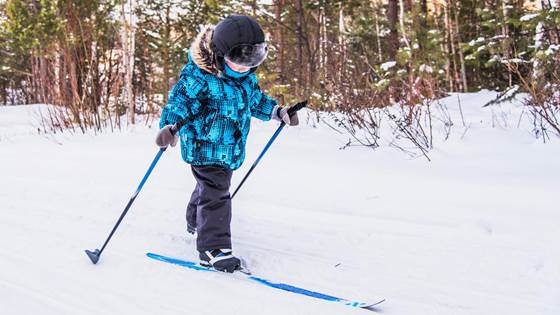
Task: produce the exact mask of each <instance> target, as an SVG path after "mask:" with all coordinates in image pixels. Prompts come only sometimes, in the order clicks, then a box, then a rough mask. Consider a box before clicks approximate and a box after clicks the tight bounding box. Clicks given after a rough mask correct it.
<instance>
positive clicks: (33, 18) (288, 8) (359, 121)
mask: <svg viewBox="0 0 560 315" xmlns="http://www.w3.org/2000/svg"><path fill="white" fill-rule="evenodd" d="M558 4H559V3H558V2H555V1H551V0H543V1H523V0H482V1H480V0H437V1H431V0H421V1H412V0H388V1H382V0H349V1H303V0H274V1H272V0H270V1H256V0H253V1H237V0H236V1H213V0H192V1H180V0H165V1H162V0H120V1H118V0H93V1H90V0H73V1H70V0H8V1H0V103H1V104H3V105H14V104H30V103H46V104H52V105H54V106H53V110H51V111H49V113H47V114H45V124H44V129H45V131H47V130H48V131H51V132H57V131H62V130H68V129H70V130H73V131H81V132H85V131H86V130H88V129H92V130H103V129H111V130H114V129H115V128H117V129H118V128H121V127H122V126H123V125H124V124H134V123H136V120H137V116H139V115H141V116H142V117H143V119H141V120H142V121H143V122H147V121H150V119H152V118H153V117H154V116H155V117H157V115H159V113H160V111H161V108H162V107H163V106H164V105H165V104H166V101H167V97H168V92H169V90H170V89H171V87H172V86H173V84H174V82H175V81H176V79H177V77H178V74H179V72H180V70H181V68H182V66H183V65H184V64H185V63H186V62H187V61H188V57H187V54H188V47H189V44H190V42H191V41H192V40H193V39H194V37H195V36H196V34H197V33H198V32H199V31H200V29H201V28H202V27H203V26H204V25H207V24H215V23H217V22H218V21H219V20H220V19H221V18H223V17H225V16H227V15H230V14H245V15H250V16H252V17H254V18H256V19H257V20H258V21H259V22H260V24H261V25H262V26H263V28H264V29H265V32H266V35H267V39H268V40H267V43H268V45H269V56H268V60H267V61H266V62H265V63H264V64H263V65H261V66H260V69H259V71H258V77H259V80H260V84H261V87H262V88H263V89H264V90H265V91H267V93H269V94H270V95H272V96H274V97H276V98H277V99H278V100H279V101H280V102H281V103H286V104H288V103H291V102H294V101H296V100H300V99H309V101H310V104H311V107H312V108H313V109H315V110H318V111H322V112H326V113H337V114H342V115H339V116H337V117H338V118H337V126H334V128H336V129H339V130H343V131H345V132H348V133H350V134H351V135H352V136H353V137H354V138H355V139H354V140H356V141H357V142H359V143H360V144H363V145H367V146H376V145H377V144H376V130H377V127H378V125H379V123H380V119H382V118H380V117H379V115H383V111H379V110H380V109H383V108H386V107H389V106H393V105H395V104H396V105H400V108H401V109H402V111H401V113H400V114H399V115H397V116H395V115H393V114H387V115H385V116H386V118H388V119H390V120H392V121H393V122H394V123H395V126H396V128H397V129H398V130H399V131H400V132H401V133H403V134H404V135H405V136H407V137H411V138H414V139H416V140H418V137H420V140H421V141H422V138H423V143H416V144H417V145H418V146H419V147H423V148H424V149H429V147H430V139H428V138H429V136H427V134H428V132H427V131H425V130H424V128H422V125H421V124H422V122H423V121H425V120H426V115H427V114H426V113H428V115H429V113H430V108H429V106H430V105H432V104H434V102H437V99H438V98H440V97H442V96H445V95H447V94H448V93H452V92H474V91H479V90H482V89H487V90H496V91H500V92H501V93H502V94H501V97H499V98H498V99H496V102H500V101H503V100H507V99H509V98H511V97H513V96H515V95H517V94H519V93H522V94H523V95H525V97H524V102H525V103H526V104H525V105H527V106H528V108H529V109H530V111H531V113H532V115H533V116H534V120H535V134H536V135H537V137H542V138H543V139H546V138H548V137H550V136H551V135H557V136H558V135H560V127H559V122H560V121H559V117H558V112H559V104H560V95H559V94H560V92H559V91H560V88H559V86H560V77H559V71H558V70H559V69H560V29H559V26H558V25H560V11H559V9H558ZM483 105H484V104H481V106H483ZM372 110H373V111H372ZM146 117H147V119H146ZM419 124H420V125H419ZM415 126H416V127H415ZM358 130H361V131H363V130H365V131H366V132H365V136H363V134H364V133H363V132H361V134H362V136H358V135H357V134H358Z"/></svg>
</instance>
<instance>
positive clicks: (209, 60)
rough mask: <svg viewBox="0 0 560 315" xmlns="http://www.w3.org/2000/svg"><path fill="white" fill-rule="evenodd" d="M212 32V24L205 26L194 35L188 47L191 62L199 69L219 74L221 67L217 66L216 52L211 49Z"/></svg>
mask: <svg viewBox="0 0 560 315" xmlns="http://www.w3.org/2000/svg"><path fill="white" fill-rule="evenodd" d="M213 34H214V26H213V25H207V26H205V27H204V28H203V29H202V31H201V32H200V33H198V35H197V36H196V38H195V40H194V41H193V42H192V44H191V47H190V49H189V53H190V58H192V62H194V64H195V65H197V66H198V67H199V68H200V69H202V70H204V71H206V72H209V73H211V74H213V75H216V76H219V75H221V73H222V69H223V67H220V66H218V60H217V59H216V54H215V53H214V51H213V50H212V46H211V45H212V35H213Z"/></svg>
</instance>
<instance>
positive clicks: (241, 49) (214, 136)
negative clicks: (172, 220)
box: [156, 15, 299, 272]
mask: <svg viewBox="0 0 560 315" xmlns="http://www.w3.org/2000/svg"><path fill="white" fill-rule="evenodd" d="M266 55H267V46H266V43H265V36H264V33H263V31H262V29H261V27H260V26H259V24H258V23H257V22H256V21H255V20H253V19H252V18H250V17H248V16H243V15H232V16H229V17H227V18H225V19H224V20H222V21H221V22H220V23H218V24H217V25H216V26H215V27H211V26H210V27H207V28H205V29H204V30H203V31H202V32H201V33H200V34H198V36H197V38H196V39H195V40H194V42H193V43H192V44H191V47H190V49H189V62H188V64H187V65H186V66H184V67H183V70H182V71H181V75H180V79H179V81H178V82H177V84H175V86H173V88H172V90H171V91H170V93H169V102H168V104H167V105H166V106H165V107H164V108H163V111H162V114H161V120H160V128H162V129H161V130H160V131H159V133H158V135H157V138H156V143H157V145H158V146H160V147H162V148H163V147H167V146H168V145H171V146H175V145H176V144H177V141H178V139H179V138H181V154H182V157H183V160H185V162H187V163H189V164H191V169H192V173H193V175H194V177H195V179H196V182H197V184H196V188H195V189H194V192H193V193H192V196H191V199H190V202H189V204H188V206H187V230H188V231H189V232H190V233H193V234H194V233H195V231H196V232H198V235H197V241H196V247H197V250H198V252H199V257H200V261H201V264H202V265H204V266H211V267H213V268H215V269H216V270H219V271H225V272H233V271H235V270H237V269H239V268H240V260H239V259H238V258H236V257H235V256H233V253H232V246H231V232H230V222H231V199H230V193H229V188H230V181H231V176H232V171H233V170H236V169H238V168H239V167H240V166H241V164H242V163H243V160H244V158H245V143H246V139H247V134H248V133H249V125H250V123H251V116H252V117H256V118H258V119H261V120H265V121H266V120H270V119H271V118H275V119H276V120H280V121H284V122H285V123H286V124H287V125H290V126H294V125H297V124H298V123H299V121H298V117H297V114H295V115H292V116H290V115H288V108H285V107H279V106H278V105H277V102H276V101H275V100H274V99H272V98H271V97H269V96H268V95H266V94H264V93H263V92H261V90H260V88H259V85H258V81H257V78H256V76H255V74H254V72H255V71H256V69H257V67H258V66H259V65H260V64H261V63H262V62H263V61H264V59H265V58H266ZM178 121H182V122H186V124H185V125H184V127H182V128H181V130H180V131H179V132H178V133H177V134H175V135H174V134H173V133H172V132H171V127H172V126H173V125H174V124H175V123H177V122H178Z"/></svg>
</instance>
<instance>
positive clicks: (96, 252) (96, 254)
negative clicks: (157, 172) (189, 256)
mask: <svg viewBox="0 0 560 315" xmlns="http://www.w3.org/2000/svg"><path fill="white" fill-rule="evenodd" d="M184 123H185V122H184V121H179V122H178V123H176V124H175V125H174V126H173V127H172V128H171V133H173V134H176V133H177V132H178V131H179V130H180V129H181V127H183V125H184ZM165 150H167V147H165V148H160V149H159V151H158V153H157V154H156V157H155V158H154V160H153V161H152V164H150V167H149V168H148V171H147V172H146V174H145V175H144V178H142V181H140V185H138V188H137V189H136V191H135V192H134V194H132V197H131V198H130V200H129V201H128V204H127V205H126V207H125V208H124V211H123V212H122V213H121V216H120V217H119V219H118V220H117V223H116V224H115V226H114V227H113V230H111V233H110V234H109V237H107V240H106V241H105V243H103V246H102V247H101V249H96V250H94V251H90V250H87V249H86V250H85V252H86V254H87V255H88V257H89V259H90V260H91V262H92V263H93V264H97V262H98V261H99V257H100V256H101V253H103V250H104V249H105V247H106V246H107V244H108V243H109V241H110V240H111V237H113V234H114V233H115V231H116V230H117V228H118V227H119V225H120V224H121V222H122V220H123V219H124V217H125V216H126V213H127V212H128V210H129V209H130V207H131V206H132V203H133V202H134V200H135V199H136V197H137V196H138V194H139V193H140V190H142V187H143V186H144V184H145V183H146V181H147V180H148V177H150V174H151V173H152V171H153V169H154V167H155V166H156V164H157V162H158V161H159V159H160V157H161V155H162V154H163V152H165Z"/></svg>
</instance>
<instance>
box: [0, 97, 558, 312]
mask: <svg viewBox="0 0 560 315" xmlns="http://www.w3.org/2000/svg"><path fill="white" fill-rule="evenodd" d="M458 97H459V98H460V100H461V105H462V111H463V114H464V116H465V123H466V127H465V126H463V124H462V122H461V119H460V113H459V108H458V106H457V98H458ZM495 97H496V93H495V92H489V91H483V92H480V93H476V94H454V95H451V96H449V97H447V98H444V99H443V100H441V103H442V104H444V105H446V106H447V108H448V111H449V114H450V115H451V117H452V119H453V121H454V126H453V130H452V134H451V136H450V138H449V140H448V141H446V142H443V141H438V142H437V143H436V147H435V149H434V150H432V151H431V152H430V153H429V154H430V157H431V159H432V162H427V161H426V160H425V159H422V158H418V159H412V160H411V159H410V158H408V157H407V156H406V155H404V154H402V153H401V152H399V151H397V150H395V149H392V148H389V147H385V146H383V147H381V148H379V149H377V150H375V151H373V150H371V149H369V148H364V147H350V148H346V149H344V150H339V149H338V148H340V147H342V146H343V145H344V144H345V143H346V142H347V141H348V136H347V135H344V134H338V133H336V132H333V131H332V129H330V128H329V127H327V126H325V125H323V124H319V125H317V126H316V127H313V125H314V124H313V122H312V121H311V120H309V121H307V119H306V117H308V116H309V117H314V115H313V114H311V113H310V112H307V113H303V115H302V116H301V119H300V120H301V121H302V125H301V126H300V127H296V128H286V129H285V130H284V131H283V132H282V134H281V135H280V136H279V137H278V139H277V142H275V143H274V145H273V146H272V147H271V149H270V150H269V152H268V153H267V155H266V156H265V157H264V158H263V160H262V161H261V164H260V165H259V166H258V168H257V169H256V170H255V171H254V172H253V174H252V175H251V177H250V178H249V180H248V181H247V182H246V184H245V186H244V187H243V188H242V190H241V191H240V192H239V194H238V195H237V196H236V199H235V200H234V202H233V204H234V211H233V216H234V218H233V223H232V230H233V242H234V252H235V253H237V254H238V255H241V256H243V257H244V258H245V260H247V262H248V264H249V266H250V268H251V270H252V271H253V273H255V274H257V275H259V276H261V277H264V278H268V279H271V280H276V281H280V282H284V283H290V284H292V285H297V286H301V287H304V288H307V289H311V290H315V291H319V292H323V293H327V294H332V295H337V296H341V297H346V298H351V299H357V300H368V298H371V297H384V298H386V299H387V301H386V302H385V303H384V304H382V305H381V306H380V307H379V310H380V311H381V312H382V313H384V314H414V315H418V314H454V315H455V314H457V315H461V314H476V315H480V314H483V315H484V314H488V315H491V314H492V315H493V314H508V315H515V314H523V315H525V314H545V315H548V314H550V315H553V314H559V312H560V285H559V283H560V247H559V246H558V239H559V238H560V231H559V230H558V222H559V220H560V211H559V209H560V207H559V202H558V198H557V193H558V189H559V188H560V187H559V185H558V178H559V176H560V167H559V166H558V156H560V146H559V143H558V141H557V139H556V140H554V141H552V142H551V143H548V144H542V142H540V141H538V140H536V139H535V138H534V136H533V135H532V134H531V129H530V121H529V119H528V118H527V116H526V115H523V116H521V117H522V118H521V124H520V125H519V127H517V124H518V121H519V120H520V115H521V114H522V113H523V108H522V107H521V106H520V105H519V102H514V103H509V102H508V103H504V104H502V105H500V106H488V107H485V108H482V107H481V106H482V105H483V104H485V103H487V102H488V101H489V100H491V99H494V98H495ZM40 108H41V107H40V106H37V105H33V106H17V107H0V152H1V153H2V154H1V155H0V174H2V179H3V180H2V187H1V188H2V189H0V209H2V211H1V212H0V245H1V248H2V251H1V252H0V314H37V313H40V314H221V313H226V312H227V313H231V314H371V313H370V312H368V311H366V310H360V309H352V308H348V307H345V306H343V305H337V304H335V303H331V302H326V301H320V300H315V299H311V298H308V297H304V296H298V295H294V294H291V293H288V292H283V291H278V290H274V289H269V288H266V287H263V286H261V285H259V284H255V283H251V282H244V281H240V280H238V279H232V278H231V277H228V276H225V275H222V274H209V273H202V272H196V271H191V270H187V269H184V268H180V267H175V266H172V265H168V264H164V263H161V262H157V261H152V260H150V259H148V258H146V257H145V253H146V252H148V251H153V252H156V253H159V254H164V255H170V256H174V257H178V258H183V259H190V260H194V259H195V258H196V253H195V247H194V246H195V240H194V238H193V237H190V236H186V233H185V230H186V224H185V220H184V215H185V213H184V208H185V205H186V202H187V200H188V199H189V196H190V193H191V190H192V189H193V187H194V180H193V178H192V176H191V175H190V173H189V170H188V168H187V166H186V165H185V164H183V163H182V161H181V159H180V154H179V150H177V148H174V149H170V150H168V151H167V152H166V153H165V154H164V156H163V157H162V159H161V160H160V163H159V164H158V165H157V167H156V169H155V171H154V173H153V174H152V177H151V178H150V179H149V180H148V183H147V184H146V186H145V187H144V189H143V191H142V192H141V193H140V195H139V196H138V198H137V200H136V202H135V204H134V205H133V207H132V209H131V210H130V212H129V214H128V215H127V217H126V218H125V220H124V222H123V224H122V226H121V227H120V229H119V230H118V231H117V233H116V235H115V237H114V238H113V240H112V241H111V243H110V244H109V246H108V247H107V250H106V252H105V253H104V254H103V256H102V258H101V261H100V262H99V264H98V265H95V266H94V265H92V264H91V262H90V261H89V260H88V258H87V257H86V256H85V254H84V253H83V250H84V249H94V248H96V247H98V246H101V243H102V242H103V241H104V239H105V237H106V235H107V233H108V232H109V231H110V228H111V227H112V226H113V224H114V223H115V221H116V219H117V217H118V216H119V215H120V213H121V211H122V209H123V207H124V206H125V204H126V202H127V201H128V199H129V198H130V196H131V193H132V192H133V191H134V189H135V188H136V185H137V184H138V182H139V180H140V179H141V177H142V175H143V174H144V172H145V171H146V169H147V167H148V164H149V162H150V161H151V160H152V158H153V157H154V155H155V153H156V152H157V149H156V148H155V146H154V145H153V140H154V136H155V129H154V128H155V127H153V128H149V127H146V126H141V125H138V126H133V127H130V128H129V129H127V130H124V131H121V132H115V133H102V134H100V135H97V136H94V135H91V134H86V135H81V134H75V135H70V134H64V135H50V136H45V135H40V134H38V132H37V127H38V125H37V123H38V120H37V115H36V112H37V110H38V109H40ZM276 127H277V123H275V122H260V121H254V122H253V126H252V131H251V134H250V137H249V143H248V147H247V150H248V154H247V155H248V156H247V161H246V163H245V164H244V166H243V168H242V169H241V170H239V171H236V172H235V173H234V179H233V186H236V185H237V184H238V183H239V181H240V180H241V178H242V176H243V175H244V174H245V172H246V171H247V170H248V168H249V167H250V165H251V163H252V162H253V160H254V159H255V157H256V156H257V155H258V154H259V153H260V150H261V149H262V147H263V146H264V144H265V143H266V141H267V140H268V139H269V138H270V136H271V135H272V133H273V132H274V130H275V129H276Z"/></svg>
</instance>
